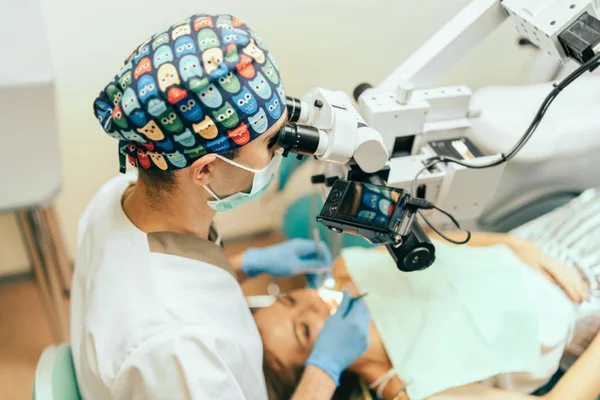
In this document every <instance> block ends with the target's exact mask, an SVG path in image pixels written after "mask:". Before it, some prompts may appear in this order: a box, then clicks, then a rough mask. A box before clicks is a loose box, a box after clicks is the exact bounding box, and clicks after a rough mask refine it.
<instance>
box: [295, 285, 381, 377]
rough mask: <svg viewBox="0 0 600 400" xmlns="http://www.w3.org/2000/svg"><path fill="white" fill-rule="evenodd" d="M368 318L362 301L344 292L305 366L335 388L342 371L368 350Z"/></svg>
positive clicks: (368, 315)
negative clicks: (319, 374)
mask: <svg viewBox="0 0 600 400" xmlns="http://www.w3.org/2000/svg"><path fill="white" fill-rule="evenodd" d="M370 319H371V313H370V312H369V310H368V309H367V306H366V304H365V303H364V300H363V299H354V298H353V297H352V296H351V295H350V293H348V291H344V299H343V300H342V304H340V307H339V308H338V309H337V311H336V313H335V314H334V315H332V316H331V317H329V318H328V319H327V321H326V322H325V326H323V329H322V330H321V333H319V337H318V338H317V341H316V343H315V346H314V348H313V351H312V353H311V354H310V357H308V360H307V361H306V366H307V367H308V366H309V365H313V366H315V367H317V368H319V369H321V370H322V371H323V372H325V373H326V374H327V375H329V376H330V377H331V379H333V381H334V382H335V384H336V386H339V384H340V376H341V375H342V372H344V370H345V369H346V368H348V367H349V366H350V365H351V364H352V363H353V362H354V361H356V359H357V358H359V357H360V356H361V355H363V353H364V352H365V351H367V348H368V347H369V321H370Z"/></svg>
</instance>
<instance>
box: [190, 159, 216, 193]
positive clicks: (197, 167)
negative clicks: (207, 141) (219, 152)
mask: <svg viewBox="0 0 600 400" xmlns="http://www.w3.org/2000/svg"><path fill="white" fill-rule="evenodd" d="M216 158H217V156H216V155H214V154H207V155H205V156H202V157H200V158H199V159H197V160H196V161H194V163H193V164H192V165H191V166H190V168H189V174H190V175H189V176H190V179H191V180H192V182H194V184H196V185H200V186H205V185H208V184H209V183H210V181H211V180H212V174H213V170H214V164H213V161H215V160H216Z"/></svg>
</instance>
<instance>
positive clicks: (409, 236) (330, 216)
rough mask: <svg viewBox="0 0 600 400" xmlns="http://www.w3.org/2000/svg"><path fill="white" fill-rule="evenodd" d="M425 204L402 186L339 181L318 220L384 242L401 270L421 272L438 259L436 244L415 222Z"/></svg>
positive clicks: (327, 225)
mask: <svg viewBox="0 0 600 400" xmlns="http://www.w3.org/2000/svg"><path fill="white" fill-rule="evenodd" d="M426 203H427V202H424V201H423V200H421V199H415V198H413V197H412V196H411V195H410V194H409V193H408V192H407V191H405V190H402V189H394V188H390V187H387V186H379V185H373V184H368V183H361V182H347V181H344V180H337V181H336V182H335V183H334V184H333V187H332V188H331V191H330V192H329V196H328V197H327V201H326V202H325V204H324V206H323V208H322V209H321V213H320V214H319V216H318V217H317V221H319V222H321V223H323V225H325V226H326V227H328V228H330V229H332V230H334V231H335V232H338V233H342V232H346V233H351V234H355V235H359V236H362V237H364V238H365V239H367V240H368V241H369V242H371V243H380V244H383V245H385V246H386V248H387V249H388V251H389V253H390V255H391V256H392V258H393V259H394V261H395V262H396V265H397V266H398V268H399V269H400V270H402V271H406V272H411V271H418V270H422V269H425V268H427V267H429V266H431V264H433V262H434V260H435V248H434V247H433V244H432V243H431V241H430V240H429V238H428V237H427V235H426V234H425V232H423V230H422V228H421V227H420V226H419V224H418V223H417V222H416V221H415V216H416V212H417V211H418V210H419V209H421V208H425V207H428V206H429V205H428V204H426Z"/></svg>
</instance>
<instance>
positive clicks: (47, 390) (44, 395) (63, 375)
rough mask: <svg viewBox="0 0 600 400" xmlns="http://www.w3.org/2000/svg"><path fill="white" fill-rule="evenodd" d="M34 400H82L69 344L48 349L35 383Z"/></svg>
mask: <svg viewBox="0 0 600 400" xmlns="http://www.w3.org/2000/svg"><path fill="white" fill-rule="evenodd" d="M32 398H33V400H81V395H80V394H79V388H78V387H77V379H76V377H75V368H74V366H73V358H72V355H71V346H69V345H68V344H67V343H63V344H60V345H53V346H49V347H46V349H45V350H44V352H43V353H42V356H41V357H40V360H39V362H38V365H37V368H36V370H35V380H34V383H33V394H32Z"/></svg>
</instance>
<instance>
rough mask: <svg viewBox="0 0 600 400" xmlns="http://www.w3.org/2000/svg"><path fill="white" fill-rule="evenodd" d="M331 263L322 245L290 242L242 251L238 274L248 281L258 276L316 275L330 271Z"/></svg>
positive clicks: (310, 241) (328, 253)
mask: <svg viewBox="0 0 600 400" xmlns="http://www.w3.org/2000/svg"><path fill="white" fill-rule="evenodd" d="M317 246H318V247H317ZM332 262H333V260H332V257H331V252H330V251H329V249H328V248H327V245H326V244H325V243H324V242H320V243H317V242H316V241H314V240H306V239H293V240H289V241H287V242H283V243H279V244H276V245H273V246H269V247H264V248H261V249H248V250H246V252H245V253H244V256H243V259H242V271H243V272H244V274H246V276H248V277H250V278H252V277H255V276H257V275H260V274H270V275H273V276H279V277H284V276H294V275H301V274H317V273H323V272H326V271H329V270H331V264H332Z"/></svg>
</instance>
